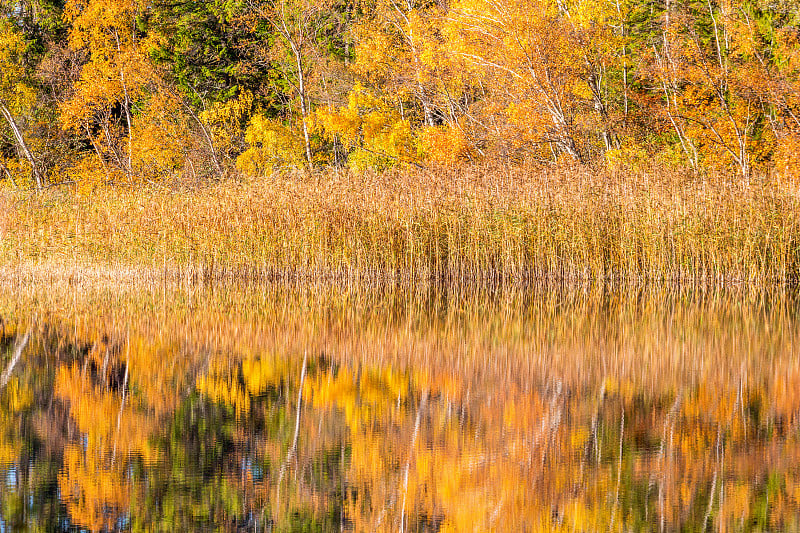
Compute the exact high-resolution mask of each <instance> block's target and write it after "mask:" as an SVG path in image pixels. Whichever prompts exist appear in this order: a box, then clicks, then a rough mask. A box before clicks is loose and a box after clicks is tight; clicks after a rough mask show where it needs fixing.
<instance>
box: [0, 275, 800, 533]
mask: <svg viewBox="0 0 800 533" xmlns="http://www.w3.org/2000/svg"><path fill="white" fill-rule="evenodd" d="M0 317H1V318H2V325H0V372H2V374H0V532H5V531H17V530H34V531H73V530H93V531H102V530H107V531H111V530H114V531H116V530H125V531H153V530H161V531H196V530H222V531H286V532H288V531H298V532H299V531H401V532H434V531H441V532H445V531H448V532H451V531H530V532H533V531H562V530H563V531H600V530H604V531H677V530H681V531H709V530H713V531H767V530H770V531H777V530H781V531H798V530H800V357H798V351H799V350H800V297H798V295H797V294H796V293H795V292H794V291H793V290H790V289H785V288H751V287H748V286H735V285H734V286H727V287H711V288H709V287H703V286H694V285H689V286H675V285H671V286H669V287H668V288H664V287H659V286H651V285H641V286H611V285H608V284H605V285H602V284H601V285H596V286H595V285H590V284H587V285H557V284H555V285H554V284H545V285H529V286H503V285H498V286H494V287H480V288H476V287H469V286H467V287H464V286H457V287H452V286H440V285H436V284H422V285H413V284H410V283H406V284H403V283H401V284H395V285H385V284H372V285H370V284H366V283H365V284H359V285H346V284H345V285H342V284H336V283H334V282H330V283H326V282H313V283H305V284H299V283H298V284H292V283H286V284H246V283H241V284H237V283H216V284H193V283H179V282H164V283H160V284H159V283H139V284H137V283H133V282H131V283H122V282H119V283H117V282H110V281H105V282H102V281H98V282H86V281H84V282H74V283H68V282H63V281H62V282H56V283H47V284H44V283H34V282H25V281H20V280H16V281H13V282H12V281H9V282H4V284H3V285H2V289H0ZM26 337H27V342H26V343H24V341H25V339H26ZM23 344H24V345H23Z"/></svg>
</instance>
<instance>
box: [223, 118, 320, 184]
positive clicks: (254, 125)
mask: <svg viewBox="0 0 800 533" xmlns="http://www.w3.org/2000/svg"><path fill="white" fill-rule="evenodd" d="M245 142H247V145H248V146H249V148H248V149H247V150H245V152H244V153H242V154H241V155H240V156H239V157H238V158H237V159H236V167H237V168H238V169H239V170H241V171H242V172H245V173H247V174H250V175H254V176H255V175H266V174H268V173H269V172H270V171H272V170H274V169H275V168H276V167H280V166H283V165H288V166H293V167H303V166H304V164H305V152H304V150H305V145H304V141H303V136H302V134H301V133H300V132H298V131H295V130H294V129H293V128H291V127H288V126H286V125H284V124H283V123H282V122H280V121H278V120H272V119H269V118H267V117H265V116H264V115H260V114H259V115H255V116H254V117H253V118H252V119H250V124H249V125H248V126H247V131H246V132H245Z"/></svg>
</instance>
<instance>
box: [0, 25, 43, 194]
mask: <svg viewBox="0 0 800 533" xmlns="http://www.w3.org/2000/svg"><path fill="white" fill-rule="evenodd" d="M25 52H26V44H25V42H24V40H23V38H22V35H21V34H20V32H18V31H16V30H15V28H14V27H13V26H12V25H11V24H10V23H9V22H8V21H7V20H5V19H2V18H0V115H2V117H3V119H4V121H5V123H6V125H7V127H8V129H9V130H10V132H11V136H12V139H13V141H14V144H15V145H16V147H17V152H18V153H19V155H20V157H21V158H24V160H25V161H27V163H28V165H29V166H30V172H31V175H32V176H33V182H34V184H35V186H36V187H37V188H42V186H43V185H44V184H45V179H44V176H43V174H42V171H41V169H40V168H39V164H38V163H37V161H36V158H35V157H34V154H33V152H32V150H31V148H30V146H29V142H28V140H27V139H26V138H25V131H24V130H23V128H22V125H21V123H20V121H19V116H20V114H22V113H28V112H30V110H31V106H32V104H33V102H34V99H35V94H34V92H33V88H32V87H31V86H30V84H29V83H28V76H27V73H26V69H25V65H24V60H23V56H24V54H25ZM0 155H1V154H0ZM0 165H2V168H0V170H2V171H3V173H5V174H6V176H7V177H8V178H9V179H11V181H12V182H13V181H14V178H13V173H12V171H11V170H10V169H9V168H8V164H7V163H5V162H4V161H3V159H0Z"/></svg>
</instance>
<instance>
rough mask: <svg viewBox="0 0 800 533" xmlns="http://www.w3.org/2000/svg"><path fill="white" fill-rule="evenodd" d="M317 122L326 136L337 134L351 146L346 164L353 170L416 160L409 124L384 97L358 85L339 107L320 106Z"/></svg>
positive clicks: (380, 167)
mask: <svg viewBox="0 0 800 533" xmlns="http://www.w3.org/2000/svg"><path fill="white" fill-rule="evenodd" d="M316 121H317V124H318V126H319V128H321V130H322V131H323V132H324V133H325V134H326V135H327V136H329V137H338V138H340V139H341V140H342V142H343V143H344V145H345V146H347V147H348V148H350V149H351V152H350V156H349V158H348V163H349V164H350V166H351V167H352V168H353V169H355V170H364V169H366V168H375V169H383V168H387V167H390V166H393V165H395V164H397V163H401V164H402V163H408V162H410V161H413V160H414V159H415V154H416V150H415V146H416V142H415V138H414V134H413V132H412V128H411V124H410V123H409V121H408V120H406V119H404V118H403V117H402V116H401V114H400V113H399V112H398V111H397V110H396V109H395V108H394V107H393V106H391V105H390V104H388V103H387V102H386V101H384V100H383V99H381V98H379V97H377V96H375V95H374V94H373V93H372V92H371V91H369V90H368V89H366V88H365V87H363V86H362V85H360V84H356V86H355V87H354V88H353V90H352V91H350V94H349V95H348V104H347V106H346V107H342V108H340V109H338V110H333V111H331V110H325V109H320V110H318V111H317V112H316Z"/></svg>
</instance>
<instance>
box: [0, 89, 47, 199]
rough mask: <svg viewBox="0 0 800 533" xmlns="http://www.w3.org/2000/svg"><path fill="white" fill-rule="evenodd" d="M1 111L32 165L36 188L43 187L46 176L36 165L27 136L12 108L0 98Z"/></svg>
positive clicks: (21, 149)
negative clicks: (44, 176) (20, 127)
mask: <svg viewBox="0 0 800 533" xmlns="http://www.w3.org/2000/svg"><path fill="white" fill-rule="evenodd" d="M0 113H2V115H3V117H4V118H5V119H6V121H7V122H8V125H9V126H10V127H11V131H12V132H13V133H14V138H15V139H16V141H17V144H18V145H19V149H20V151H22V154H23V155H24V156H25V159H27V160H28V163H29V164H30V165H31V170H32V171H33V179H34V181H35V182H36V188H37V189H41V188H42V187H43V186H44V178H43V177H42V174H41V172H39V167H38V166H37V165H36V160H35V159H34V158H33V154H32V153H31V151H30V150H29V149H28V144H27V143H26V142H25V138H24V137H23V136H22V132H20V131H19V126H18V125H17V121H16V120H14V116H13V115H12V114H11V110H9V109H8V107H7V106H6V104H5V102H3V101H2V100H0Z"/></svg>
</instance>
